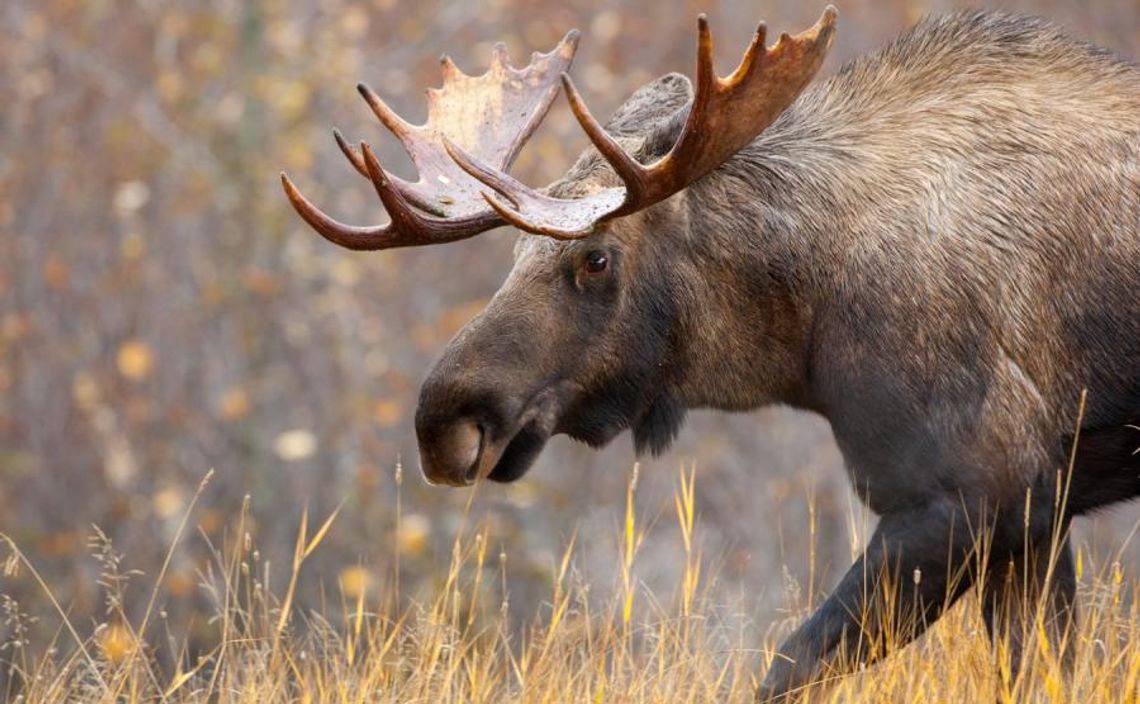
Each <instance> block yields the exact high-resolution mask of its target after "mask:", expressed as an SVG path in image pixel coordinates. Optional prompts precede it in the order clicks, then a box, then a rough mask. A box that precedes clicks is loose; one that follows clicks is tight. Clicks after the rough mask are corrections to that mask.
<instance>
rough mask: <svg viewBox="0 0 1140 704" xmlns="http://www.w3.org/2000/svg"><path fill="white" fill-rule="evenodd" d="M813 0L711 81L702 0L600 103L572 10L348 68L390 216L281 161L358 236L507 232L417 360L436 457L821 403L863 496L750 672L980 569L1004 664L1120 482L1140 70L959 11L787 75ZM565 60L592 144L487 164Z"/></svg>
mask: <svg viewBox="0 0 1140 704" xmlns="http://www.w3.org/2000/svg"><path fill="white" fill-rule="evenodd" d="M835 28H836V11H835V9H834V8H830V7H829V8H827V9H826V10H825V11H824V13H823V16H822V17H821V18H820V20H819V21H818V22H817V23H816V24H815V25H814V26H813V27H811V28H810V29H808V30H807V31H805V32H802V33H800V34H798V35H795V36H789V35H788V34H781V35H780V36H779V38H778V39H777V40H776V41H775V43H774V44H771V45H769V43H768V41H767V38H766V31H765V27H764V25H760V28H759V29H758V30H757V32H756V36H755V38H754V39H753V41H752V43H751V44H750V45H749V46H748V47H747V48H746V49H745V52H744V57H743V59H742V60H741V61H740V64H739V66H738V67H737V68H736V69H735V70H734V71H733V72H732V73H731V74H729V75H728V76H727V77H724V78H722V77H720V76H719V75H718V74H717V72H716V71H715V70H714V66H713V45H712V36H711V34H710V31H709V27H708V23H707V22H706V20H705V19H704V17H701V18H700V20H699V22H698V31H697V34H698V42H697V65H696V72H695V81H693V82H690V80H689V79H688V78H686V77H685V76H682V75H677V74H670V75H666V76H663V77H661V78H659V79H657V80H654V81H652V82H650V83H649V84H647V85H645V86H643V87H642V88H640V89H639V90H637V91H636V92H635V93H634V94H633V95H632V96H631V97H630V98H629V99H628V100H627V101H626V102H625V103H624V104H623V105H622V106H621V107H620V108H618V110H617V112H616V113H615V114H614V115H613V116H612V117H611V118H610V119H609V120H608V121H607V122H606V123H605V124H602V123H601V122H599V121H598V120H597V119H595V118H594V116H593V115H592V114H591V112H590V110H589V108H587V106H586V103H585V102H584V100H583V98H582V96H581V95H580V94H579V92H578V90H577V89H576V88H575V86H574V83H573V81H572V80H571V79H570V77H569V75H568V71H569V69H570V63H571V60H572V58H573V55H574V52H575V50H576V47H577V43H578V35H577V33H575V32H571V33H569V34H567V35H566V37H565V39H563V40H562V42H561V43H559V44H558V46H556V47H555V48H554V49H553V50H552V51H551V52H550V53H548V54H535V56H534V58H533V59H532V60H531V62H530V63H529V64H528V65H527V66H526V67H524V68H521V69H520V68H515V67H514V66H512V65H511V64H510V63H509V61H508V60H507V57H506V52H505V49H504V48H503V47H502V45H499V46H498V47H496V49H495V52H494V56H493V58H492V63H491V67H490V69H489V70H488V71H487V72H486V73H484V74H482V75H479V76H468V75H466V74H464V73H462V72H461V71H460V70H459V69H458V68H456V66H455V65H454V64H453V63H452V62H451V60H450V59H448V58H446V57H445V58H444V59H443V85H442V87H441V88H438V89H432V90H430V91H429V92H428V118H427V121H426V123H424V124H423V125H419V126H416V125H411V124H409V123H407V122H405V121H404V120H403V119H402V118H400V117H399V116H398V115H396V114H395V113H394V112H393V111H392V110H391V109H390V108H389V107H388V106H387V105H386V104H385V103H384V102H383V101H382V100H381V99H380V98H379V97H378V96H377V95H376V94H375V93H374V92H372V91H371V90H370V89H368V88H367V87H364V86H360V92H361V94H362V95H363V96H364V99H365V100H366V101H367V103H368V105H369V106H370V107H371V108H372V110H373V112H374V113H375V114H376V116H377V117H378V118H379V120H380V121H381V122H382V123H383V124H384V125H385V126H386V127H387V128H388V129H389V130H390V131H391V132H392V133H393V134H395V135H396V136H397V137H398V138H399V139H400V140H401V141H402V143H403V144H404V146H405V147H406V149H407V151H408V153H409V155H410V156H411V158H412V160H413V162H414V163H415V165H416V167H417V170H418V171H419V175H420V178H419V180H418V181H416V182H409V181H405V180H402V179H400V178H397V177H395V176H393V175H391V174H389V173H387V172H386V171H385V170H384V169H383V168H382V167H381V166H380V164H379V162H378V161H377V159H376V156H375V154H374V153H373V152H372V150H371V149H370V148H369V146H368V145H367V144H365V143H363V142H362V143H360V145H359V146H353V145H351V144H349V143H348V142H347V141H346V140H345V139H344V138H343V137H342V136H341V135H340V134H339V133H335V134H336V139H337V143H338V144H339V145H340V147H341V149H342V151H343V152H344V154H345V156H346V157H347V158H348V160H349V161H350V162H351V164H352V165H353V166H354V167H355V169H356V170H357V171H358V172H359V173H360V174H361V175H362V176H363V177H364V178H365V179H366V180H367V181H368V182H370V183H371V184H372V186H373V187H374V188H375V191H376V194H377V196H378V197H379V198H380V200H381V202H382V203H383V205H384V207H385V209H386V210H387V211H388V214H389V216H390V220H391V222H390V223H388V224H386V225H382V226H376V227H356V226H350V225H345V224H342V223H340V222H337V221H336V220H333V219H332V218H330V217H329V216H327V215H325V214H324V213H322V212H321V211H320V210H318V209H317V208H316V207H315V206H313V205H312V204H311V203H310V202H309V201H308V200H306V199H305V197H304V196H302V195H301V194H300V192H299V191H298V190H297V189H296V188H295V187H294V185H293V183H292V182H291V181H290V180H289V179H288V178H287V177H285V176H284V175H282V182H283V184H284V188H285V192H286V194H287V196H288V198H289V200H290V201H291V202H292V204H293V206H294V208H295V209H296V210H297V212H298V213H299V214H300V215H301V217H302V218H304V219H305V221H307V222H308V223H309V225H311V226H312V227H313V228H314V229H315V230H316V231H317V232H319V233H320V234H321V235H323V236H324V237H325V238H327V239H328V240H330V241H332V242H334V243H336V244H338V245H341V246H344V247H348V248H351V249H357V250H378V249H387V248H392V247H404V246H419V245H426V244H439V243H445V242H451V241H454V240H459V239H463V238H467V237H472V236H474V235H477V234H479V233H481V232H483V231H486V230H489V229H492V228H495V227H499V226H501V225H512V226H514V227H515V228H517V229H518V230H520V231H522V233H523V234H522V236H521V237H520V239H519V240H518V243H517V245H516V247H515V254H514V268H513V269H512V271H511V273H510V275H509V276H508V278H507V280H506V281H505V283H504V284H503V286H502V288H501V289H500V290H499V291H498V293H497V294H496V295H495V296H494V298H493V299H492V300H491V301H490V303H489V304H488V305H487V307H486V309H485V310H483V311H482V312H481V313H480V314H479V315H478V316H476V317H475V318H474V319H473V320H472V321H470V323H468V325H467V326H466V327H464V328H463V329H462V330H461V331H460V332H459V333H458V335H456V337H455V339H454V340H452V341H451V343H450V344H449V345H448V347H447V349H446V350H444V352H443V355H442V357H441V359H440V360H439V362H438V363H437V364H436V365H435V367H434V369H433V370H432V372H431V374H430V375H429V376H428V378H427V380H426V381H425V382H424V385H423V389H422V393H421V395H420V402H419V408H418V410H417V413H416V433H417V436H418V439H419V445H420V452H421V459H422V466H423V470H424V473H425V474H426V476H427V477H428V479H429V480H431V481H433V482H437V483H442V484H449V485H454V486H463V485H468V484H471V483H472V482H475V481H477V480H479V479H481V478H489V479H492V480H496V481H512V480H515V479H518V478H519V477H521V476H522V475H523V474H524V473H525V472H526V471H527V469H528V468H529V467H530V465H531V464H532V463H533V461H534V460H535V458H536V457H537V456H538V455H539V453H541V451H542V449H543V446H544V445H545V443H546V441H547V440H548V439H549V438H550V437H551V436H553V435H555V434H559V433H562V434H567V435H570V436H572V437H574V438H577V439H579V440H582V441H585V442H587V443H589V444H591V445H596V446H597V445H603V444H605V443H606V442H609V441H610V440H611V439H613V438H614V437H615V436H616V435H618V434H620V433H621V432H622V431H625V430H630V431H631V433H632V435H633V439H634V445H635V448H636V450H637V451H638V452H659V451H661V450H663V449H664V448H665V447H667V446H668V445H669V443H670V442H671V440H672V439H673V437H674V436H675V434H676V433H677V431H678V429H679V428H680V426H681V424H682V422H683V420H684V416H685V412H686V410H687V409H690V408H698V407H711V408H718V409H724V410H728V411H746V410H750V409H754V408H757V407H760V406H763V405H766V404H773V403H782V404H788V405H792V406H795V407H798V408H803V409H807V410H810V411H814V412H816V413H819V414H821V415H822V416H824V417H825V418H827V419H828V421H829V422H830V424H831V427H832V429H833V431H834V435H835V438H836V441H837V443H838V445H839V448H840V450H841V451H842V453H843V456H844V460H845V464H846V468H847V471H848V473H849V475H850V479H851V482H852V484H853V486H854V488H855V490H856V491H857V492H858V494H859V495H860V497H861V498H862V499H863V500H864V501H865V502H866V503H867V504H868V505H869V506H870V507H871V508H872V509H873V510H874V511H875V512H877V513H878V514H880V515H881V517H882V518H881V520H880V522H879V523H878V527H877V528H876V530H875V532H874V535H873V536H872V537H871V539H870V542H869V543H868V545H867V548H866V550H865V552H864V553H863V555H862V556H861V557H860V558H859V560H858V561H856V563H855V564H854V565H853V566H852V567H851V569H850V570H849V571H848V572H847V573H846V575H845V576H844V577H843V578H842V579H841V580H840V582H839V584H838V585H837V586H836V587H835V589H834V591H833V592H832V594H831V596H830V597H829V598H828V599H827V600H826V601H825V602H824V603H823V604H822V605H821V606H820V607H819V608H818V610H817V611H816V612H815V613H814V614H813V615H812V616H811V617H810V618H809V619H808V620H807V621H806V622H805V623H804V624H802V625H801V626H800V627H799V628H798V629H797V630H796V631H795V632H794V633H793V634H792V635H791V636H790V637H789V638H788V639H787V640H786V641H785V642H784V643H783V644H782V645H781V646H780V648H779V652H778V654H777V656H776V657H775V658H774V660H773V664H772V665H771V667H770V669H769V671H768V673H767V675H766V677H765V679H764V680H763V684H762V685H761V687H760V692H759V697H760V698H761V699H776V698H780V697H785V696H788V695H790V694H792V693H794V692H795V691H797V690H798V689H800V688H802V687H803V686H805V685H808V684H811V683H813V682H816V681H818V680H820V679H821V678H823V676H824V675H825V674H826V675H828V676H830V675H834V674H836V673H842V672H845V671H850V670H851V669H852V668H855V667H857V666H859V664H860V663H868V662H872V661H874V660H876V659H877V658H880V657H882V656H884V655H885V654H886V653H887V649H886V648H887V647H886V645H884V644H885V643H888V642H889V643H892V644H895V645H897V644H900V643H905V642H906V641H907V640H909V639H913V638H914V637H916V636H918V635H919V634H920V633H921V632H922V631H923V629H924V628H925V627H926V626H928V625H929V624H930V623H932V622H933V621H934V620H935V619H937V618H938V616H939V614H940V613H941V612H942V610H943V609H945V608H946V607H947V606H948V605H949V604H951V603H953V601H954V600H955V599H956V598H957V597H958V596H960V595H961V594H962V593H964V592H965V591H967V590H969V589H970V588H971V587H972V585H975V584H980V585H982V586H980V587H979V588H980V590H981V592H982V599H981V606H982V609H983V615H984V617H985V622H986V624H987V626H988V628H989V631H990V633H991V635H992V636H993V637H994V638H995V639H997V638H1000V639H1003V640H1004V641H1005V642H1006V643H1008V648H1007V649H1006V650H1005V652H1006V653H1008V654H1009V657H1010V658H1011V660H1010V667H1012V668H1014V669H1016V668H1017V667H1018V664H1019V662H1020V657H1021V648H1022V643H1023V641H1024V639H1025V638H1026V633H1027V631H1028V630H1030V629H1035V628H1036V626H1035V625H1034V623H1030V622H1027V621H1026V617H1025V616H1024V614H1026V613H1028V612H1029V611H1028V610H1026V609H1023V608H1020V605H1024V604H1042V605H1044V606H1043V608H1044V614H1043V616H1042V619H1043V620H1042V621H1041V622H1040V624H1041V625H1042V627H1043V629H1044V630H1045V631H1046V632H1047V635H1048V636H1049V637H1051V638H1053V639H1054V641H1055V645H1057V647H1062V645H1061V644H1063V643H1064V642H1067V640H1066V639H1065V638H1064V637H1063V635H1064V633H1065V631H1066V628H1068V627H1069V626H1070V625H1071V620H1072V618H1074V616H1073V598H1074V584H1075V578H1074V567H1073V559H1072V553H1071V549H1070V547H1069V543H1068V538H1067V532H1066V529H1067V526H1068V525H1069V522H1070V521H1071V519H1072V518H1073V517H1074V516H1078V515H1081V514H1085V513H1088V512H1090V511H1094V510H1096V509H1098V508H1100V507H1102V506H1105V505H1108V504H1110V503H1114V502H1118V501H1124V500H1128V499H1130V498H1133V497H1135V496H1137V495H1140V454H1138V453H1137V452H1136V450H1137V448H1138V447H1140V432H1137V430H1136V428H1135V426H1137V425H1140V127H1138V126H1140V68H1138V67H1137V66H1136V65H1134V64H1132V63H1129V62H1127V61H1125V60H1124V59H1122V58H1119V57H1116V56H1114V55H1113V54H1112V53H1110V52H1108V51H1106V50H1104V49H1100V48H1097V47H1094V46H1092V45H1089V44H1087V43H1084V42H1082V41H1079V40H1077V39H1074V38H1072V37H1070V36H1069V35H1067V34H1066V33H1065V32H1064V31H1063V30H1061V29H1059V28H1057V27H1055V26H1053V25H1050V24H1049V23H1047V22H1045V21H1043V20H1038V19H1033V18H1027V17H1022V16H1017V15H1011V14H1005V13H1000V12H982V11H977V12H966V13H959V14H953V15H949V16H943V17H937V18H933V19H928V20H925V21H923V22H922V23H920V24H919V25H918V26H917V27H915V28H914V29H912V30H910V31H909V32H907V33H905V34H903V35H902V36H900V37H898V38H897V39H895V40H894V41H892V42H891V43H890V44H888V45H887V46H886V47H884V48H882V49H880V50H879V51H877V52H874V53H872V54H870V55H867V56H864V57H862V58H859V59H857V60H855V61H853V62H852V63H850V64H848V65H846V66H844V67H842V68H841V69H840V70H839V71H838V72H837V73H836V74H835V75H833V76H831V77H830V78H827V79H825V80H819V81H815V82H813V78H814V77H815V75H816V73H817V72H818V70H819V68H820V65H821V64H822V63H823V60H824V57H825V55H826V53H827V50H828V48H829V46H830V44H831V42H832V39H833V37H834V35H835ZM694 83H695V86H694ZM560 90H561V91H563V92H565V94H566V97H567V99H568V101H569V105H570V109H571V110H572V111H573V114H574V116H575V117H576V118H577V120H578V122H579V124H580V125H581V127H582V129H583V130H584V131H585V133H586V135H587V136H588V137H589V139H590V141H591V143H592V145H593V146H592V148H590V149H589V150H587V151H586V152H585V153H583V154H582V155H581V156H580V157H579V158H578V160H577V161H576V163H574V164H573V166H571V168H570V169H569V170H568V171H567V172H566V174H565V175H564V176H563V177H562V178H561V179H559V180H558V181H555V182H554V183H552V184H550V185H548V186H546V187H545V188H542V189H538V190H536V189H533V188H531V187H529V186H526V185H524V184H522V183H520V182H519V181H517V180H516V179H514V178H513V177H511V176H509V175H508V174H507V171H508V169H509V167H510V165H511V163H512V161H513V160H514V158H515V156H516V155H517V153H518V151H519V149H520V148H521V147H522V145H523V144H524V142H525V141H526V139H527V138H528V137H529V136H530V134H531V133H532V132H533V131H534V129H535V128H536V127H537V126H538V124H539V122H540V121H541V120H542V118H543V116H544V115H545V114H546V112H547V110H548V109H549V108H550V106H551V104H552V101H553V100H554V99H555V97H556V96H557V94H558V93H559V92H560ZM1059 495H1063V496H1064V500H1063V501H1058V500H1057V497H1058V496H1059ZM979 526H982V527H984V528H986V529H987V532H988V534H989V544H988V560H985V561H983V560H979V559H977V554H976V550H977V549H978V547H977V542H976V541H975V540H974V537H975V536H974V531H972V530H971V528H973V529H975V530H976V529H977V528H978V527H979ZM1057 535H1060V536H1061V540H1060V544H1059V546H1056V548H1057V549H1059V552H1056V550H1051V548H1050V544H1051V543H1055V542H1056V541H1055V540H1054V539H1053V538H1054V536H1057ZM916 570H917V571H919V572H920V573H921V575H922V578H921V581H920V582H918V583H916V584H915V585H914V588H913V589H911V588H909V581H907V583H908V589H905V590H899V591H898V593H897V594H895V595H894V598H891V599H887V598H883V595H882V593H881V592H882V591H883V590H885V589H886V588H887V585H889V584H892V583H894V584H897V583H899V582H900V581H902V579H903V578H905V579H907V580H909V575H911V574H912V573H914V572H915V571H916ZM1011 575H1019V577H1018V578H1016V579H1007V577H1009V576H1011ZM885 624H895V625H896V626H897V627H898V628H899V629H900V633H897V634H894V637H893V638H884V637H883V635H884V634H883V633H881V632H880V631H881V630H882V629H883V628H885V627H886V626H885ZM1037 630H1040V629H1037Z"/></svg>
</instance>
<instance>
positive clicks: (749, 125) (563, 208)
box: [445, 6, 838, 239]
mask: <svg viewBox="0 0 1140 704" xmlns="http://www.w3.org/2000/svg"><path fill="white" fill-rule="evenodd" d="M837 15H838V13H837V11H836V9H835V8H834V7H833V6H828V7H827V9H826V10H824V12H823V16H822V17H820V19H819V21H818V22H816V24H815V25H814V26H813V27H812V28H811V29H808V30H807V31H805V32H802V33H801V34H798V35H796V36H795V37H791V36H788V34H787V33H783V34H781V35H780V38H779V41H777V42H776V45H775V46H773V47H772V48H771V49H768V48H766V46H765V38H766V35H767V28H766V27H765V25H764V24H761V25H760V26H759V28H758V29H757V30H756V36H755V37H754V38H753V40H752V43H751V44H750V45H749V47H748V49H747V51H745V53H744V58H743V59H742V60H741V62H740V65H739V66H738V67H737V68H736V70H735V71H733V72H732V74H731V75H729V76H728V77H727V78H719V77H717V75H716V74H715V72H714V70H713V45H712V35H711V34H710V32H709V27H708V20H707V19H706V18H705V16H704V15H701V16H700V18H699V19H698V21H697V32H698V40H697V87H696V92H695V95H694V98H693V101H692V103H691V104H690V106H689V113H688V116H687V117H686V120H685V124H684V127H683V128H682V130H681V134H680V136H679V137H678V138H677V141H676V142H675V143H674V144H673V147H672V148H671V149H670V150H669V152H668V153H667V154H666V155H665V156H663V157H661V158H660V159H658V160H657V161H656V162H654V163H652V164H649V165H642V164H640V163H638V162H637V161H636V160H635V159H634V158H633V157H632V156H630V155H629V154H627V153H626V152H625V150H624V149H622V147H621V146H620V145H619V144H618V143H617V141H616V140H615V139H614V138H613V137H611V136H610V135H609V133H607V132H606V131H605V129H604V128H603V127H602V126H601V125H600V124H599V123H598V121H597V120H596V119H594V117H593V116H592V115H591V114H590V111H589V109H588V108H587V107H586V104H585V102H583V100H582V97H581V95H580V94H579V93H578V90H577V88H575V87H574V83H573V81H571V80H570V77H569V76H568V75H566V74H565V73H564V74H562V85H563V86H564V87H565V88H566V97H567V99H568V100H569V101H570V107H571V109H572V110H573V111H574V116H575V117H576V118H578V122H579V124H581V125H582V129H583V130H585V132H586V135H587V136H588V137H589V138H590V141H591V142H593V144H594V146H595V147H596V148H597V149H598V151H599V152H600V153H601V154H602V156H603V157H605V159H606V160H607V161H608V162H609V163H610V165H611V166H613V169H614V171H616V172H617V175H618V176H619V177H620V178H621V180H622V182H623V183H624V185H623V186H618V187H614V188H606V189H603V190H601V191H598V192H596V193H594V194H592V195H590V196H587V197H585V198H579V199H573V200H566V199H561V198H552V197H550V196H548V195H545V194H544V193H541V192H539V191H535V190H533V189H531V188H529V187H527V186H525V185H523V184H521V183H519V182H518V181H516V180H515V179H513V178H511V177H510V176H508V175H506V174H505V173H503V171H502V170H501V169H496V168H494V167H493V166H492V165H490V164H488V163H486V162H485V161H484V160H482V159H480V158H479V157H478V155H475V154H472V153H469V152H468V150H467V149H465V148H464V147H463V145H461V144H459V143H458V142H445V145H446V147H447V151H448V153H449V154H450V155H451V157H452V158H453V159H454V160H455V161H456V162H457V163H458V164H459V165H460V166H462V167H463V169H464V170H466V171H467V172H468V173H469V174H471V175H472V176H474V177H475V178H477V179H479V180H480V181H482V182H483V183H485V184H486V185H488V186H490V187H491V188H493V189H494V190H495V191H496V192H497V194H489V193H484V197H485V198H486V199H487V202H488V203H490V204H491V206H492V207H493V208H494V209H495V211H496V212H497V213H498V214H499V215H500V216H501V217H502V218H503V219H504V220H506V221H508V222H510V223H511V224H512V225H514V226H516V227H518V228H519V229H522V230H526V231H527V232H531V233H534V234H541V235H547V236H550V237H555V238H558V239H579V238H582V237H585V236H587V235H589V234H590V233H591V232H593V230H594V228H596V227H597V226H598V224H600V223H601V222H604V221H606V220H609V219H611V218H615V217H619V216H622V215H628V214H630V213H633V212H636V211H638V210H642V209H644V208H646V207H648V206H650V205H653V204H654V203H657V202H659V201H662V200H664V199H665V198H668V197H669V196H671V195H673V194H674V193H676V192H678V191H680V190H681V189H683V188H685V187H686V186H688V185H689V184H690V183H693V182H694V181H696V180H697V179H699V178H701V177H702V176H704V175H705V174H707V173H709V172H710V171H712V170H713V169H715V168H716V167H717V166H719V165H720V164H721V163H723V162H724V161H726V160H727V159H729V158H730V157H731V156H732V155H733V154H735V153H736V152H737V151H738V150H740V149H741V148H743V147H744V146H746V145H747V144H748V143H749V142H751V141H752V140H753V139H755V138H756V136H757V135H759V134H760V133H761V132H763V131H764V129H765V128H767V127H768V126H769V125H771V124H772V122H774V121H775V120H776V118H777V117H778V116H779V115H780V113H781V112H783V111H784V109H785V108H787V107H788V106H789V105H791V103H792V101H794V100H795V99H796V97H797V96H798V95H799V94H800V92H802V91H803V89H804V88H805V87H807V85H808V83H809V82H810V81H811V79H812V77H813V76H814V75H815V73H816V72H817V71H818V70H819V67H820V65H821V64H822V63H823V59H824V57H825V56H826V54H827V50H828V48H829V47H830V46H831V40H832V37H833V36H834V33H835V20H836V17H837Z"/></svg>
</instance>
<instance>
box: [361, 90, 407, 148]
mask: <svg viewBox="0 0 1140 704" xmlns="http://www.w3.org/2000/svg"><path fill="white" fill-rule="evenodd" d="M356 90H357V92H359V93H360V95H361V97H363V98H364V102H366V103H368V107H370V108H372V113H373V114H374V115H376V119H378V120H380V122H382V123H384V126H385V127H387V128H388V130H389V131H391V132H392V134H394V135H396V136H397V137H399V138H400V139H401V140H403V139H404V138H405V137H407V136H410V135H411V134H412V132H414V131H415V127H413V126H412V125H410V124H408V123H407V122H406V121H405V120H404V118H402V117H400V116H399V115H397V114H396V111H395V110H393V109H392V108H390V107H388V103H385V102H384V101H383V99H381V98H380V96H379V95H376V93H375V92H374V91H373V90H372V89H371V88H369V87H368V86H367V85H365V84H364V83H357V84H356Z"/></svg>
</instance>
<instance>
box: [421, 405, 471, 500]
mask: <svg viewBox="0 0 1140 704" xmlns="http://www.w3.org/2000/svg"><path fill="white" fill-rule="evenodd" d="M417 435H419V445H420V466H421V467H422V468H423V473H424V476H425V477H426V478H427V480H428V481H429V482H431V483H433V484H448V485H450V486H467V485H468V484H470V483H471V482H473V481H474V480H475V467H476V463H477V462H478V461H479V449H480V447H481V446H482V444H483V432H482V430H481V429H480V428H479V425H478V424H477V423H476V422H475V421H473V420H471V419H470V418H460V419H458V420H455V421H452V422H450V423H448V424H447V425H444V426H443V427H434V428H432V429H430V430H429V431H426V432H418V433H417Z"/></svg>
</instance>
